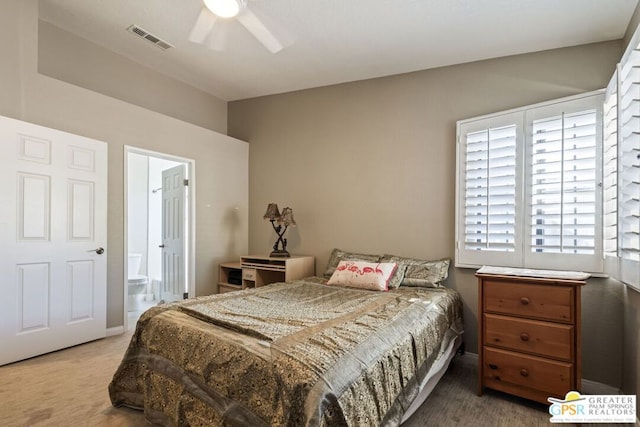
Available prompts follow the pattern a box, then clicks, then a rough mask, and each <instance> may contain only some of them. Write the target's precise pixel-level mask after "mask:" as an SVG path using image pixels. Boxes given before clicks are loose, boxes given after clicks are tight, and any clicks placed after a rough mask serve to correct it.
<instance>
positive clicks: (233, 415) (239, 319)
mask: <svg viewBox="0 0 640 427" xmlns="http://www.w3.org/2000/svg"><path fill="white" fill-rule="evenodd" d="M324 282H326V281H325V280H324V279H322V278H309V279H305V280H299V281H295V282H290V283H278V284H272V285H269V286H265V287H261V288H257V289H252V290H246V291H239V292H231V293H226V294H220V295H213V296H209V297H201V298H196V299H192V300H186V301H183V302H179V303H174V304H169V305H164V306H158V307H154V308H152V309H150V310H148V311H147V312H146V313H144V314H143V316H142V317H141V318H140V320H139V321H138V325H137V327H136V331H135V333H134V335H133V337H132V339H131V343H130V344H129V348H128V349H127V352H126V353H125V356H124V358H123V360H122V363H121V364H120V367H119V368H118V370H117V371H116V373H115V375H114V378H113V381H112V382H111V384H110V385H109V394H110V397H111V402H112V403H113V405H115V406H120V405H125V406H129V407H133V408H140V409H144V411H145V416H146V418H147V419H148V420H149V421H150V422H151V423H153V424H156V425H167V426H173V425H176V426H178V425H179V426H189V425H191V426H196V425H207V426H209V425H226V426H236V425H237V426H240V425H242V426H246V425H251V426H261V425H264V426H266V425H277V426H284V425H287V426H305V425H307V426H325V425H327V426H341V425H350V426H362V425H367V426H369V425H398V424H399V423H400V419H401V418H402V414H403V413H404V411H405V410H406V409H407V408H408V406H409V405H410V403H411V401H412V400H413V398H414V397H415V396H416V395H417V393H418V391H419V384H420V382H421V381H422V379H423V378H424V377H425V375H426V374H427V372H428V370H429V368H430V366H431V365H432V364H433V362H434V361H435V360H436V359H437V358H438V357H439V356H440V355H441V353H442V351H444V349H445V348H446V347H447V346H448V344H449V343H450V342H451V340H453V339H455V338H456V337H457V336H458V335H459V334H461V333H462V304H461V301H460V298H459V295H458V294H457V293H456V292H455V291H453V290H450V289H447V288H415V287H411V288H408V287H400V288H399V289H397V290H393V291H389V292H376V291H366V290H358V289H348V288H338V287H330V286H325V285H324V284H323V283H324Z"/></svg>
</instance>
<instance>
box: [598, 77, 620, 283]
mask: <svg viewBox="0 0 640 427" xmlns="http://www.w3.org/2000/svg"><path fill="white" fill-rule="evenodd" d="M603 116H604V117H603V124H602V126H603V150H602V153H603V154H602V156H603V158H602V164H603V166H602V167H603V171H602V183H603V188H602V193H603V194H602V198H603V209H602V214H603V224H602V226H603V229H602V238H603V250H604V255H605V263H609V262H611V261H609V260H608V258H611V259H612V258H615V257H617V255H618V73H617V72H616V73H614V75H613V78H612V79H611V81H610V82H609V85H608V86H607V90H606V92H605V96H604V110H603ZM605 271H606V272H609V273H611V274H617V270H616V266H615V263H614V265H613V266H607V267H606V268H605Z"/></svg>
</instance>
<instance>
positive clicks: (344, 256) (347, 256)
mask: <svg viewBox="0 0 640 427" xmlns="http://www.w3.org/2000/svg"><path fill="white" fill-rule="evenodd" d="M343 260H344V261H347V260H350V261H367V262H378V261H380V255H369V254H358V253H355V252H345V251H343V250H340V249H337V248H336V249H334V250H333V251H332V252H331V256H330V257H329V262H327V268H326V269H325V271H324V276H325V277H331V275H332V274H333V272H334V271H336V267H337V266H338V264H339V263H340V261H343Z"/></svg>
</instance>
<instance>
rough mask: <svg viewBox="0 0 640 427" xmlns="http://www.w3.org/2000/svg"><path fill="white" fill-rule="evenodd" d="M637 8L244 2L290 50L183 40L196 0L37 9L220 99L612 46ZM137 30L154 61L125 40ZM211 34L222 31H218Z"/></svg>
mask: <svg viewBox="0 0 640 427" xmlns="http://www.w3.org/2000/svg"><path fill="white" fill-rule="evenodd" d="M637 3H638V0H562V1H558V0H517V1H516V0H249V7H250V8H251V9H252V11H253V12H254V13H255V14H256V15H258V16H260V17H261V18H262V20H263V21H264V22H265V23H266V24H268V27H269V28H270V29H271V30H272V31H273V32H274V33H275V34H276V35H277V36H278V37H279V38H280V39H281V40H283V41H285V42H286V43H287V44H288V46H287V47H285V48H284V49H283V50H281V51H280V52H278V53H275V54H272V53H270V52H269V51H268V50H266V49H265V48H264V47H263V46H262V45H261V44H260V43H259V42H258V41H257V40H256V39H255V38H254V37H253V36H252V35H251V34H250V33H249V32H248V31H247V30H246V29H245V28H244V27H242V26H241V25H240V24H239V23H238V22H235V21H232V22H228V23H224V24H222V25H223V26H226V27H227V29H228V39H227V43H226V48H225V49H224V50H223V51H214V50H210V49H207V48H206V47H205V46H204V45H200V44H195V43H192V42H190V41H188V36H189V33H190V31H191V28H192V27H193V25H194V23H195V21H196V18H197V17H198V14H199V13H200V10H201V8H202V0H40V19H42V20H45V21H48V22H50V23H51V24H53V25H56V26H58V27H60V28H62V29H65V30H67V31H69V32H72V33H74V34H76V35H78V36H80V37H82V38H85V39H87V40H89V41H91V42H94V43H96V44H98V45H101V46H103V47H106V48H108V49H110V50H112V51H114V52H116V53H118V54H120V55H123V56H125V57H127V58H129V59H131V60H133V61H136V62H138V63H140V64H143V65H145V66H147V67H150V68H152V69H155V70H157V71H159V72H161V73H163V74H166V75H168V76H170V77H173V78H175V79H178V80H181V81H183V82H185V83H188V84H190V85H192V86H195V87H197V88H199V89H201V90H204V91H206V92H209V93H211V94H212V95H215V96H217V97H219V98H221V99H223V100H227V101H233V100H238V99H244V98H252V97H256V96H262V95H269V94H275V93H282V92H289V91H294V90H300V89H307V88H312V87H318V86H326V85H331V84H336V83H343V82H348V81H355V80H363V79H369V78H374V77H382V76H387V75H393V74H400V73H406V72H411V71H417V70H423V69H428V68H434V67H441V66H446V65H452V64H459V63H465V62H471V61H477V60H482V59H488V58H495V57H501V56H506V55H514V54H519V53H526V52H534V51H541V50H547V49H554V48H559V47H566V46H574V45H580V44H585V43H593V42H600V41H606V40H615V39H619V38H622V37H623V35H624V33H625V31H626V28H627V25H628V24H629V21H630V18H631V16H632V14H633V11H634V9H635V7H636V5H637ZM131 24H136V25H138V26H140V27H141V28H143V29H145V30H146V31H148V32H150V33H152V34H153V35H155V36H157V37H160V38H161V39H163V40H165V41H167V42H169V43H170V44H172V45H173V46H174V48H171V49H168V50H166V51H163V50H161V49H159V48H158V47H156V46H154V45H153V44H151V43H149V42H147V41H145V40H143V39H140V38H138V37H136V36H134V35H133V34H132V33H130V32H128V31H125V30H126V28H128V27H129V26H130V25H131ZM215 28H216V29H217V28H220V26H219V25H218V24H216V27H215Z"/></svg>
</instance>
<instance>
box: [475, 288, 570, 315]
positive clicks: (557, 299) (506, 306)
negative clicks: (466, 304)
mask: <svg viewBox="0 0 640 427" xmlns="http://www.w3.org/2000/svg"><path fill="white" fill-rule="evenodd" d="M573 295H574V289H573V287H570V286H554V285H533V284H523V283H512V282H509V281H499V280H486V281H485V282H484V301H483V303H484V309H485V311H487V312H492V313H502V314H512V315H515V316H521V317H528V318H533V319H543V320H555V321H559V322H565V323H572V322H573Z"/></svg>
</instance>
